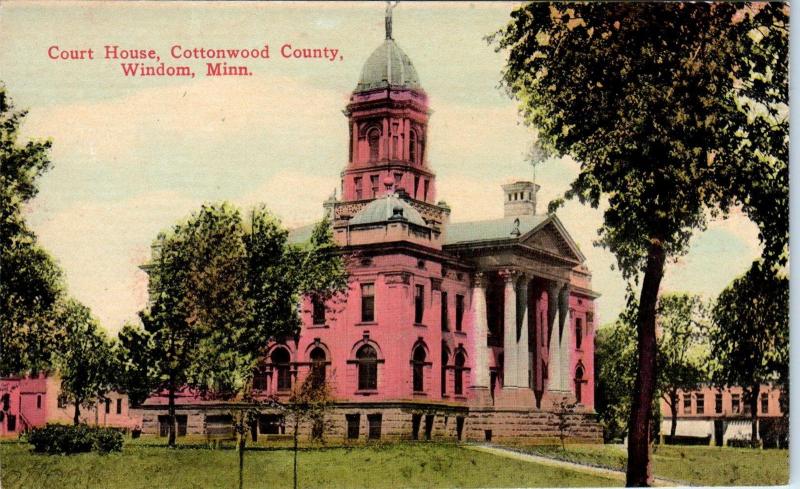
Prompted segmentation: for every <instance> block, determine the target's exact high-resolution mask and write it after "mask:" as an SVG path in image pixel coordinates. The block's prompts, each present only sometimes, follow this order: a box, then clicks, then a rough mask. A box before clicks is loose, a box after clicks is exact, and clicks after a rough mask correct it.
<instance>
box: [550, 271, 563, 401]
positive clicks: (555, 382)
mask: <svg viewBox="0 0 800 489" xmlns="http://www.w3.org/2000/svg"><path fill="white" fill-rule="evenodd" d="M558 292H559V287H558V284H557V283H553V284H551V285H550V287H549V288H548V289H547V323H548V329H549V330H550V342H549V343H548V346H547V352H548V356H549V357H550V359H549V361H548V362H547V390H549V391H557V390H561V341H560V340H561V331H559V323H560V322H561V321H560V317H559V316H560V314H559V312H558V309H559V307H558V296H559V293H558Z"/></svg>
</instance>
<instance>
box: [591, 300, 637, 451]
mask: <svg viewBox="0 0 800 489" xmlns="http://www.w3.org/2000/svg"><path fill="white" fill-rule="evenodd" d="M623 315H624V312H623ZM623 315H621V317H620V318H619V319H617V321H615V322H614V323H612V324H608V325H605V326H603V327H602V328H599V329H598V330H597V335H596V336H595V364H594V365H595V375H596V378H595V409H596V410H597V414H598V417H599V421H600V424H601V425H602V427H603V437H604V439H605V441H606V442H610V441H612V440H614V439H620V438H624V437H625V435H626V433H627V420H628V417H629V416H630V399H631V392H633V381H634V379H635V377H636V371H635V367H636V341H635V337H636V328H635V325H634V322H633V321H628V320H625V319H624V317H623ZM632 319H635V318H632Z"/></svg>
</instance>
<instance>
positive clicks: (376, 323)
mask: <svg viewBox="0 0 800 489" xmlns="http://www.w3.org/2000/svg"><path fill="white" fill-rule="evenodd" d="M377 325H378V321H361V322H358V323H356V326H377Z"/></svg>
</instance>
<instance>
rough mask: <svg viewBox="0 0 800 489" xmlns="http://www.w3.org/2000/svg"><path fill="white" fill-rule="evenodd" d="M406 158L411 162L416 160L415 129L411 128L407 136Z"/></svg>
mask: <svg viewBox="0 0 800 489" xmlns="http://www.w3.org/2000/svg"><path fill="white" fill-rule="evenodd" d="M408 138H409V141H408V159H409V160H410V161H411V163H416V162H417V131H415V130H413V129H412V130H411V134H409V136H408Z"/></svg>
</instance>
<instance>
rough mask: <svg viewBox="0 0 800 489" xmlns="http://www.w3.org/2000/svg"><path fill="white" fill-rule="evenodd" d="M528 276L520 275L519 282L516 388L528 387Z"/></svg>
mask: <svg viewBox="0 0 800 489" xmlns="http://www.w3.org/2000/svg"><path fill="white" fill-rule="evenodd" d="M528 280H529V278H528V276H527V275H522V278H521V279H520V282H519V297H518V298H517V300H518V302H519V309H520V333H519V342H517V386H518V387H530V368H531V367H530V355H528V318H529V312H528V302H529V300H530V297H528Z"/></svg>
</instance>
